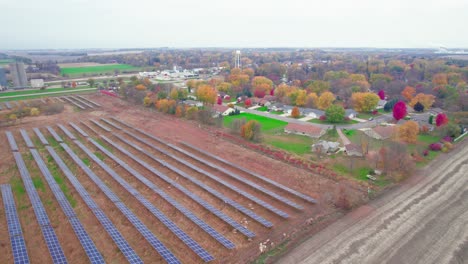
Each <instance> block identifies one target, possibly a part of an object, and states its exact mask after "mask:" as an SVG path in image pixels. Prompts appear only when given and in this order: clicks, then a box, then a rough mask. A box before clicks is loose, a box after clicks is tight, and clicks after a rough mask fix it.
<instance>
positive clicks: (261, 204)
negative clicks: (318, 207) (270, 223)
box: [124, 131, 289, 218]
mask: <svg viewBox="0 0 468 264" xmlns="http://www.w3.org/2000/svg"><path fill="white" fill-rule="evenodd" d="M124 132H125V133H126V134H127V135H130V136H131V137H133V138H135V139H137V140H138V141H140V142H142V143H144V144H146V145H148V146H149V147H151V148H153V149H155V150H157V151H159V152H161V153H163V154H165V155H166V156H168V157H171V158H172V159H174V160H177V161H178V162H180V163H182V164H184V165H185V166H187V167H189V168H191V169H193V170H195V171H197V172H199V173H200V174H203V175H205V176H207V177H208V178H210V179H212V180H214V181H216V182H218V183H220V184H221V185H223V186H225V187H227V188H229V189H231V190H233V191H234V192H236V193H238V194H240V195H242V196H244V197H245V198H247V199H249V200H251V201H253V202H255V203H257V204H258V205H260V206H262V207H264V208H265V209H268V210H269V211H270V212H272V213H274V214H276V215H279V216H281V217H283V218H288V217H289V215H288V214H287V213H285V212H283V211H282V210H279V209H277V208H276V207H274V206H272V205H271V204H269V203H267V202H265V201H263V200H261V199H259V198H257V197H255V196H253V195H252V194H250V193H248V192H245V191H243V190H241V189H240V188H238V187H236V186H234V185H231V184H230V183H228V182H226V181H224V180H222V179H220V178H218V177H217V176H215V175H213V174H212V173H210V172H208V171H205V170H203V169H201V168H199V167H197V166H195V165H193V164H191V163H189V162H187V161H185V160H183V159H181V158H179V157H177V156H174V155H172V154H171V153H169V152H167V151H165V150H162V149H161V148H158V147H155V146H153V145H152V144H150V143H149V142H147V141H142V140H140V139H139V138H138V137H136V136H134V135H132V134H131V133H129V132H128V131H124ZM140 132H141V131H140ZM157 140H160V139H157ZM161 143H162V144H164V145H166V144H165V143H164V142H162V141H161Z"/></svg>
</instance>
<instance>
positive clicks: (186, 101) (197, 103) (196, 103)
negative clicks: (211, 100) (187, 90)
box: [183, 100, 203, 107]
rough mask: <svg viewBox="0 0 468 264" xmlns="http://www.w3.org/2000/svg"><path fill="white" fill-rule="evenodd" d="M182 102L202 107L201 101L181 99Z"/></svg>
mask: <svg viewBox="0 0 468 264" xmlns="http://www.w3.org/2000/svg"><path fill="white" fill-rule="evenodd" d="M183 103H184V104H186V105H188V106H196V107H202V106H203V103H202V102H199V101H195V100H185V101H183Z"/></svg>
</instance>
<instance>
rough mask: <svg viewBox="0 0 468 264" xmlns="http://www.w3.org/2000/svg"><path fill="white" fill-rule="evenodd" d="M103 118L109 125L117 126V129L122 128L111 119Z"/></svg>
mask: <svg viewBox="0 0 468 264" xmlns="http://www.w3.org/2000/svg"><path fill="white" fill-rule="evenodd" d="M101 120H102V121H104V122H106V123H107V124H109V125H111V126H113V127H115V128H117V129H122V128H121V127H120V126H118V125H117V124H115V123H114V122H111V121H109V120H107V119H105V118H101Z"/></svg>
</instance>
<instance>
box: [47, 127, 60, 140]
mask: <svg viewBox="0 0 468 264" xmlns="http://www.w3.org/2000/svg"><path fill="white" fill-rule="evenodd" d="M46 128H47V130H48V131H49V133H50V134H51V135H52V137H54V139H55V140H56V141H57V142H63V139H62V138H61V137H60V136H59V135H58V134H57V133H56V132H55V130H54V129H53V128H51V127H50V126H47V127H46Z"/></svg>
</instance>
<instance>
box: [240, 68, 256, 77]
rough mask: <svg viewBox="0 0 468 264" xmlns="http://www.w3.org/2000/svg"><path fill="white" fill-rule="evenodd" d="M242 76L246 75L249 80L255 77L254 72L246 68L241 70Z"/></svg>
mask: <svg viewBox="0 0 468 264" xmlns="http://www.w3.org/2000/svg"><path fill="white" fill-rule="evenodd" d="M242 74H247V75H248V76H249V78H250V79H252V78H253V76H254V75H255V71H254V70H253V69H252V68H246V69H243V70H242Z"/></svg>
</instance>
